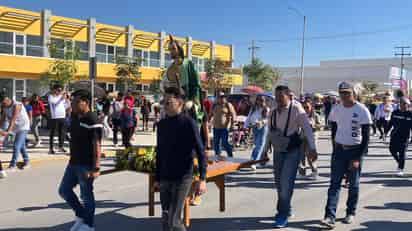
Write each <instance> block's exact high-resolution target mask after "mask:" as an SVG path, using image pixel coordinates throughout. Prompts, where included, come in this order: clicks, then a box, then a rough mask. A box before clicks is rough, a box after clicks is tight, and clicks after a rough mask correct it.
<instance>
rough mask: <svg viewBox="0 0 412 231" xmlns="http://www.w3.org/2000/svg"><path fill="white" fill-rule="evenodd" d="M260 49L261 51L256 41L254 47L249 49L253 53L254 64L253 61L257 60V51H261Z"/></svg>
mask: <svg viewBox="0 0 412 231" xmlns="http://www.w3.org/2000/svg"><path fill="white" fill-rule="evenodd" d="M259 49H260V47H258V46H256V45H255V40H252V46H251V47H249V50H250V51H251V53H252V62H253V60H255V59H256V51H257V50H259Z"/></svg>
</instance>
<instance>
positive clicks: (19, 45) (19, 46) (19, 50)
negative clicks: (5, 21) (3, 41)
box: [14, 34, 26, 55]
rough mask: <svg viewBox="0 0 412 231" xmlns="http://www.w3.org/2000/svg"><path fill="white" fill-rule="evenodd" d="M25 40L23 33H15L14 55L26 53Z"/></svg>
mask: <svg viewBox="0 0 412 231" xmlns="http://www.w3.org/2000/svg"><path fill="white" fill-rule="evenodd" d="M25 40H26V37H25V36H24V35H21V34H16V37H15V44H16V47H15V49H16V50H15V52H14V54H15V55H25V53H26V52H25V49H24V47H25Z"/></svg>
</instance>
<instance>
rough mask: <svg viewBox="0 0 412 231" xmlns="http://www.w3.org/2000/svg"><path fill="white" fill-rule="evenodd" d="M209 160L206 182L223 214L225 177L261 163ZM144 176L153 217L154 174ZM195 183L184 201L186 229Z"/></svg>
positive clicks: (188, 222) (108, 171)
mask: <svg viewBox="0 0 412 231" xmlns="http://www.w3.org/2000/svg"><path fill="white" fill-rule="evenodd" d="M210 160H213V163H212V164H209V165H208V167H207V178H206V182H213V183H215V184H216V186H217V188H218V189H219V209H220V211H221V212H224V211H225V210H226V195H225V175H226V174H228V173H231V172H235V171H237V170H239V169H241V168H246V167H250V166H251V165H253V164H256V163H259V162H262V161H251V160H246V159H237V158H225V159H223V160H217V159H216V158H214V157H212V158H210ZM113 172H116V170H106V171H102V175H107V174H110V173H113ZM146 174H147V176H148V178H149V185H148V190H149V201H148V202H149V216H154V215H155V193H156V192H157V191H155V190H154V187H153V185H154V182H155V176H154V174H148V173H146ZM197 182H198V179H195V180H194V181H193V185H192V191H191V192H190V193H189V195H188V197H187V198H186V200H185V205H184V216H183V220H184V224H185V226H186V227H189V226H190V199H191V195H192V194H193V190H195V185H196V183H197Z"/></svg>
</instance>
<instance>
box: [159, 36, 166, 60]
mask: <svg viewBox="0 0 412 231" xmlns="http://www.w3.org/2000/svg"><path fill="white" fill-rule="evenodd" d="M165 43H166V32H164V31H161V32H160V33H159V54H160V68H165V67H166V52H165Z"/></svg>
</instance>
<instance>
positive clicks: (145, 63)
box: [142, 51, 150, 67]
mask: <svg viewBox="0 0 412 231" xmlns="http://www.w3.org/2000/svg"><path fill="white" fill-rule="evenodd" d="M142 59H143V60H142V61H143V65H142V66H145V67H147V66H149V59H150V57H149V52H148V51H143V57H142Z"/></svg>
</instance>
